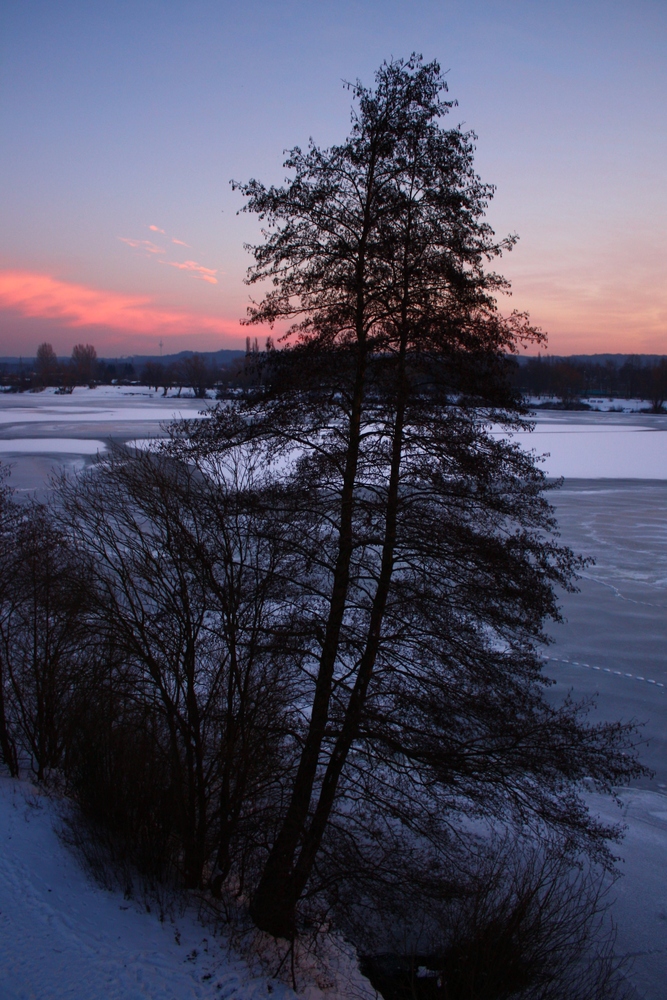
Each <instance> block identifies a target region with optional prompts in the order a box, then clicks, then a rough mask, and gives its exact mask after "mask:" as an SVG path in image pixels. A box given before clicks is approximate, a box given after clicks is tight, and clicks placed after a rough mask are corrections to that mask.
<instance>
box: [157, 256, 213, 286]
mask: <svg viewBox="0 0 667 1000" xmlns="http://www.w3.org/2000/svg"><path fill="white" fill-rule="evenodd" d="M160 263H161V264H169V267H177V268H178V269H179V271H192V272H193V273H194V274H196V276H197V277H198V278H200V279H201V280H202V281H208V282H209V284H211V285H217V284H218V279H217V278H216V277H214V275H216V274H217V273H218V269H217V268H216V267H204V266H203V264H198V263H197V261H196V260H185V261H183V263H179V262H178V261H175V260H170V261H166V260H162V261H160Z"/></svg>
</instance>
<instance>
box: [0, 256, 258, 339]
mask: <svg viewBox="0 0 667 1000" xmlns="http://www.w3.org/2000/svg"><path fill="white" fill-rule="evenodd" d="M205 270H206V269H205ZM202 278H203V280H209V278H206V277H204V276H203V275H202ZM213 280H215V279H213ZM0 309H10V310H13V311H14V312H17V313H18V314H19V315H20V316H24V317H36V318H39V319H49V320H56V321H58V322H59V323H60V324H61V325H62V326H65V327H80V326H86V327H90V326H100V327H110V328H112V329H115V330H116V331H118V332H119V333H132V334H137V333H142V334H155V335H157V334H158V333H159V334H160V335H165V336H169V335H172V334H189V333H199V334H206V333H208V334H216V335H223V336H224V335H229V334H231V335H236V336H238V335H239V334H240V333H241V330H240V328H239V324H238V323H236V322H233V321H232V322H230V321H229V320H224V319H222V318H220V317H216V316H207V315H202V314H200V313H191V312H185V311H179V310H175V309H163V308H161V307H160V306H158V305H156V304H155V303H154V302H153V300H152V299H150V298H149V297H148V296H137V295H124V294H122V293H120V292H110V291H105V290H103V289H98V288H89V287H88V286H85V285H78V284H74V283H72V282H67V281H60V280H58V279H57V278H54V277H52V276H51V275H47V274H37V273H35V272H31V271H0Z"/></svg>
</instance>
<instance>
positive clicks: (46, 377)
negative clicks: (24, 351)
mask: <svg viewBox="0 0 667 1000" xmlns="http://www.w3.org/2000/svg"><path fill="white" fill-rule="evenodd" d="M35 372H36V375H37V379H38V382H39V384H40V385H52V384H53V383H54V381H55V379H56V377H57V375H58V358H57V357H56V352H55V351H54V350H53V347H52V346H51V344H47V343H44V344H40V345H39V347H38V348H37V361H36V364H35Z"/></svg>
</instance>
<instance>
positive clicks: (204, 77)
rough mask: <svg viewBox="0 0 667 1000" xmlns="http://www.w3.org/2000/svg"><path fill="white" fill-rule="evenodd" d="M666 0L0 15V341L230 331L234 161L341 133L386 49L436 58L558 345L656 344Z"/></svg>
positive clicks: (256, 1)
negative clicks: (353, 91)
mask: <svg viewBox="0 0 667 1000" xmlns="http://www.w3.org/2000/svg"><path fill="white" fill-rule="evenodd" d="M666 29H667V4H665V3H664V0H654V2H651V0H633V2H618V3H616V2H613V0H606V2H595V0H593V2H583V0H581V2H576V3H574V2H571V3H568V2H564V0H559V2H551V0H539V2H536V0H502V2H501V0H498V2H495V0H488V2H475V0H460V2H459V0H451V2H448V0H440V2H435V0H412V2H410V3H407V2H395V0H367V2H364V0H357V2H351V0H336V2H335V3H334V2H329V0H319V2H317V3H313V2H312V0H310V2H304V0H298V2H289V0H288V2H281V3H280V4H278V3H268V2H260V0H247V2H245V3H243V4H240V3H231V2H225V0H199V2H198V0H188V2H187V3H182V2H181V3H174V2H171V0H153V2H149V0H127V2H125V0H114V2H113V3H108V4H105V5H95V4H91V3H89V2H82V0H78V2H67V0H59V2H58V3H57V4H54V3H53V2H52V0H49V2H33V0H21V3H12V4H9V3H7V4H4V5H2V11H1V12H0V135H1V136H2V144H1V149H0V183H1V185H2V192H3V198H2V205H1V207H0V355H19V354H22V355H24V356H29V355H31V354H34V352H35V349H36V347H37V345H38V344H39V343H40V342H41V341H43V340H48V341H50V342H51V343H52V344H53V346H54V347H55V348H56V350H57V351H58V353H59V354H67V353H69V352H70V350H71V347H72V345H73V344H74V343H77V342H79V341H89V342H91V343H94V344H95V345H96V347H97V350H98V354H101V355H118V354H132V353H148V352H150V353H157V351H158V344H159V341H160V340H162V341H163V343H164V350H165V353H166V352H167V351H171V350H181V349H183V348H188V347H189V348H193V349H201V350H212V349H216V348H218V347H236V346H240V345H241V344H242V343H243V341H244V338H245V331H244V330H243V329H242V328H241V327H240V326H239V319H240V317H241V316H243V315H244V313H245V307H246V303H247V301H248V289H247V288H246V287H245V286H244V285H243V275H244V272H245V268H246V267H247V264H248V257H247V254H246V253H245V252H244V250H243V242H244V241H250V242H253V241H255V240H257V239H258V226H257V224H256V221H255V220H254V219H253V218H250V217H247V216H241V217H238V216H237V215H236V214H235V213H236V211H237V210H238V208H239V207H240V205H241V201H240V198H239V197H238V195H235V194H234V193H233V192H232V191H231V189H230V187H229V183H228V182H229V180H230V178H237V179H240V180H244V179H247V178H248V177H250V176H257V177H259V178H261V179H262V180H265V181H280V180H282V177H283V171H282V167H281V163H282V151H283V149H285V148H287V147H290V146H292V145H295V144H300V145H304V144H305V143H306V142H307V141H308V137H309V136H311V135H312V136H313V138H314V139H315V141H316V142H318V143H319V144H320V145H327V144H329V143H331V142H336V141H339V140H340V139H342V138H343V137H344V136H345V134H346V133H347V130H348V125H349V103H350V95H349V93H348V92H347V91H346V90H344V89H343V87H342V85H341V80H342V79H355V78H357V77H360V78H361V79H362V80H364V81H365V82H367V83H371V82H372V78H373V73H374V71H375V69H376V68H377V66H378V65H379V63H380V62H381V61H382V60H383V59H385V58H390V57H391V56H408V55H409V54H410V52H411V51H413V50H417V51H419V52H422V53H423V54H424V56H425V57H426V58H427V59H431V58H437V59H438V60H439V61H440V63H441V65H442V67H443V69H445V70H448V80H449V84H450V94H451V96H452V97H455V98H457V99H458V101H459V107H458V108H457V109H455V110H454V112H453V113H452V116H451V118H450V121H451V122H452V124H458V123H459V122H464V123H465V126H466V127H468V128H473V129H474V130H475V131H476V132H477V133H478V136H479V140H478V143H477V167H478V170H479V172H480V174H481V175H482V178H483V179H484V180H485V181H489V182H492V183H494V184H496V185H497V188H498V190H497V194H496V198H495V200H494V202H493V204H492V206H491V209H490V212H489V218H490V221H491V223H492V224H493V225H494V227H495V228H496V230H497V231H498V232H499V233H506V232H510V231H511V232H515V231H516V232H518V233H519V235H520V237H521V239H520V242H519V245H518V246H517V248H516V249H515V250H514V252H513V253H512V254H511V255H509V256H508V257H507V258H506V259H505V261H504V263H503V267H502V268H501V270H503V271H504V273H505V274H506V275H507V276H508V277H509V278H510V279H511V280H512V282H513V287H514V295H513V297H512V299H510V300H508V301H506V302H504V303H502V308H503V309H507V310H509V309H510V308H519V309H528V310H529V311H530V313H531V317H532V319H533V321H534V322H535V323H537V324H538V325H540V326H542V327H543V328H544V329H546V330H547V331H548V332H549V335H550V339H549V350H550V351H551V352H552V353H584V352H596V351H622V352H627V351H637V352H650V353H667V263H666V261H667V257H666V255H665V251H664V243H665V234H666V229H667V185H666V184H665V166H666V162H667V156H666V153H667V121H666V118H667V111H666V107H667V101H665V95H666V94H667V72H666V69H667V30H666Z"/></svg>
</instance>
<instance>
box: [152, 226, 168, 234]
mask: <svg viewBox="0 0 667 1000" xmlns="http://www.w3.org/2000/svg"><path fill="white" fill-rule="evenodd" d="M148 228H149V229H150V230H151V232H153V233H162V235H163V236H164V235H165V232H164V229H160V227H159V226H149V227H148Z"/></svg>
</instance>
